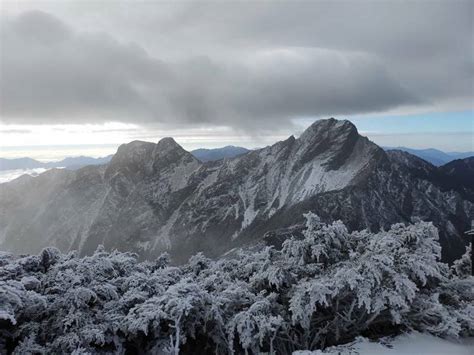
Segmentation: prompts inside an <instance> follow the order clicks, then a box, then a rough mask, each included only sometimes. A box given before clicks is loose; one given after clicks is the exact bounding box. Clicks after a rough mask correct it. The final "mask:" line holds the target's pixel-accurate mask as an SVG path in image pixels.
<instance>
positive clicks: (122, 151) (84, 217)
mask: <svg viewBox="0 0 474 355" xmlns="http://www.w3.org/2000/svg"><path fill="white" fill-rule="evenodd" d="M416 159H418V158H416V157H413V156H411V155H410V154H408V153H401V152H397V151H393V152H384V150H383V149H382V148H380V147H378V146H377V145H375V144H374V143H372V142H370V141H369V140H368V139H367V138H365V137H362V136H360V135H359V134H358V132H357V129H356V127H355V126H354V125H353V124H352V123H350V122H349V121H340V120H335V119H328V120H320V121H316V122H315V123H314V124H313V125H311V126H310V127H309V128H308V129H307V130H306V131H305V132H304V133H303V134H302V135H301V136H300V137H299V138H295V137H293V136H291V137H289V138H288V139H287V140H285V141H281V142H278V143H276V144H274V145H272V146H269V147H265V148H263V149H259V150H254V151H250V152H249V153H247V154H244V155H241V156H238V157H235V158H232V159H224V160H220V161H214V162H205V163H203V162H201V161H199V160H198V159H197V158H195V157H194V156H193V155H192V154H191V153H189V152H187V151H185V150H184V149H183V148H182V147H181V146H179V145H178V144H177V143H176V142H175V141H174V140H173V139H172V138H164V139H162V140H161V141H159V142H158V143H157V144H154V143H148V142H140V141H134V142H131V143H129V144H125V145H122V146H120V147H119V149H118V151H117V153H116V154H115V155H114V157H113V158H112V160H111V161H110V163H108V164H107V165H103V166H89V167H85V168H82V169H79V170H77V171H58V170H52V171H48V172H46V173H44V174H42V175H40V176H39V177H37V178H28V177H24V178H21V179H17V180H16V181H13V182H10V183H6V184H2V185H0V217H1V218H0V248H1V249H2V250H12V251H16V252H36V251H38V250H39V249H40V248H42V247H44V246H47V245H53V246H57V247H59V248H60V249H62V250H64V251H68V250H74V249H77V250H79V252H80V253H82V254H88V253H91V252H92V251H94V250H95V249H96V247H97V246H98V245H99V244H103V245H104V246H105V247H106V248H108V249H114V248H116V249H119V250H129V251H135V252H138V253H139V254H140V255H142V256H143V257H144V258H147V257H154V256H156V255H158V254H159V253H161V252H163V251H168V252H170V253H171V255H172V256H173V258H174V259H175V260H176V261H177V262H180V261H183V260H186V258H187V257H188V256H190V255H192V254H194V253H196V252H198V251H203V252H204V253H205V254H207V255H209V256H213V257H215V256H219V255H222V254H223V253H225V252H227V251H228V250H229V249H231V248H234V247H236V246H242V245H249V244H252V243H255V242H256V241H258V240H260V239H261V238H262V237H263V235H264V234H265V232H268V231H270V230H273V229H281V228H286V227H290V226H292V225H295V224H298V222H299V221H301V220H302V218H303V217H302V214H303V213H305V212H307V211H309V210H311V211H314V212H316V213H317V214H319V215H320V216H321V217H322V218H323V219H324V220H333V219H342V220H343V221H344V222H345V223H346V224H348V225H349V226H350V227H351V228H353V229H362V228H370V229H373V230H376V229H379V228H385V227H388V226H389V225H390V224H392V223H395V222H406V221H410V219H411V218H413V217H417V218H421V219H426V220H432V221H433V222H434V223H435V224H436V225H437V226H438V227H439V228H440V234H441V242H442V244H443V253H444V254H443V256H444V257H445V258H446V259H447V260H451V259H452V258H453V257H455V256H458V254H459V253H460V252H461V251H462V249H463V245H464V244H463V243H464V241H463V239H462V232H463V228H465V227H466V226H468V225H469V223H470V218H471V216H473V215H474V214H473V212H474V207H473V206H474V205H473V201H472V199H471V197H470V195H468V194H466V193H463V192H462V191H458V189H457V188H456V187H453V186H446V185H445V184H443V183H441V182H440V180H439V178H437V177H436V176H435V175H436V174H437V171H438V170H437V169H436V167H434V166H432V165H431V164H429V163H426V162H424V163H420V162H418V161H417V160H416ZM435 172H436V173H435ZM443 176H444V175H443Z"/></svg>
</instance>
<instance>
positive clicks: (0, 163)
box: [0, 155, 112, 171]
mask: <svg viewBox="0 0 474 355" xmlns="http://www.w3.org/2000/svg"><path fill="white" fill-rule="evenodd" d="M111 159H112V155H109V156H106V157H102V158H91V157H84V156H79V157H69V158H65V159H63V160H60V161H55V162H46V163H44V162H41V161H38V160H35V159H31V158H15V159H6V158H0V171H5V170H17V169H34V168H46V169H51V168H66V169H70V170H75V169H79V168H82V167H83V166H86V165H100V164H107V163H108V162H109V161H110V160H111Z"/></svg>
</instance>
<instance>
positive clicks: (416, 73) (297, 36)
mask: <svg viewBox="0 0 474 355" xmlns="http://www.w3.org/2000/svg"><path fill="white" fill-rule="evenodd" d="M1 7H2V8H1V9H2V14H1V28H0V36H1V37H0V39H1V42H0V44H1V48H0V49H1V61H0V118H1V121H2V122H1V124H2V126H1V127H0V135H2V138H4V137H5V136H7V138H6V139H4V141H5V142H7V141H8V142H10V141H15V142H18V141H19V140H20V141H21V140H22V139H24V137H25V135H24V133H19V132H18V131H19V130H22V129H28V130H30V131H31V132H32V134H33V135H34V134H35V132H40V131H41V130H43V132H44V130H45V129H46V130H48V129H49V131H51V130H52V129H53V128H57V129H68V128H70V129H76V130H78V131H81V132H82V133H81V134H82V135H77V136H76V137H77V140H81V139H83V137H87V136H88V132H89V133H90V132H92V130H97V129H99V130H100V129H102V130H103V133H104V137H106V138H105V140H106V141H107V140H108V139H109V138H107V137H114V139H115V140H118V139H125V140H127V139H129V138H130V139H131V138H134V135H133V133H131V132H133V131H135V133H136V132H137V131H139V132H142V133H140V134H139V136H140V135H141V136H143V135H144V134H145V133H143V132H149V135H150V140H154V138H156V137H157V136H160V135H171V134H167V133H175V134H176V133H177V135H178V136H180V135H182V136H191V137H201V136H203V134H202V132H205V134H204V136H206V137H211V138H209V139H211V141H212V137H213V136H218V137H219V136H222V134H223V133H222V132H225V134H226V135H228V136H230V137H247V138H246V139H247V140H249V141H251V142H253V145H257V144H258V142H260V141H261V139H260V140H259V139H257V137H260V138H261V137H262V136H268V134H269V132H272V134H273V135H276V136H278V135H285V134H286V133H292V132H294V131H298V130H300V129H301V124H300V123H301V122H305V123H306V122H308V118H310V120H311V119H315V118H320V117H327V116H334V117H337V118H347V117H348V118H351V117H365V116H374V115H380V116H387V115H404V116H406V115H414V114H420V113H423V114H429V113H440V112H444V113H449V112H459V111H462V112H470V113H472V111H473V91H474V89H473V82H474V81H473V79H474V61H473V53H474V44H473V43H474V39H473V11H474V10H473V9H474V2H473V1H456V0H454V1H434V0H433V1H407V2H405V1H364V2H362V1H361V2H356V1H330V2H329V1H328V2H324V1H317V2H301V1H292V2H271V1H255V2H248V1H247V2H237V1H232V2H228V1H220V2H182V1H175V2H155V1H134V2H119V1H56V2H43V1H34V2H26V1H15V2H9V1H2V2H1ZM447 119H449V115H448V118H447ZM452 120H453V125H455V126H456V125H460V126H459V127H458V128H459V130H462V131H464V132H465V130H466V127H464V126H461V123H460V122H455V120H456V118H452ZM111 122H113V123H112V124H111ZM433 122H434V121H433ZM463 122H465V121H463ZM433 124H435V123H433ZM463 124H465V123H463ZM38 125H41V126H43V127H42V128H39V127H38ZM44 126H47V127H49V128H45V127H44ZM369 128H370V127H369ZM470 128H471V129H472V125H471V127H470ZM423 129H424V128H423V127H421V128H420V132H423ZM467 129H469V127H467ZM369 130H370V129H369ZM15 131H16V133H15ZM118 131H120V132H121V134H120V135H117V134H115V135H114V134H113V133H114V132H115V133H116V132H118ZM8 132H9V133H8ZM126 132H128V133H126ZM105 133H107V134H108V135H105ZM379 133H380V132H379ZM382 133H384V132H382ZM388 133H396V131H393V132H388ZM43 136H44V133H43ZM15 137H16V138H15ZM17 137H20V138H17ZM50 137H51V139H52V141H53V143H54V142H55V139H57V138H54V137H56V136H55V135H54V134H52V133H51V134H50ZM249 137H250V138H249ZM51 139H50V141H51ZM197 141H198V142H202V143H203V144H202V145H203V146H206V145H212V142H211V144H210V143H209V140H206V139H201V140H199V139H198V140H197ZM50 143H51V142H50ZM57 143H58V144H61V143H62V142H61V141H60V140H58V141H57ZM94 143H95V142H94ZM114 143H115V141H114ZM5 144H9V143H5ZM251 145H252V144H251ZM471 145H472V139H471ZM464 146H466V147H467V148H468V146H469V137H468V138H467V140H466V141H465V142H464Z"/></svg>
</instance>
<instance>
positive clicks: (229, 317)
mask: <svg viewBox="0 0 474 355" xmlns="http://www.w3.org/2000/svg"><path fill="white" fill-rule="evenodd" d="M306 220H307V224H306V227H307V228H306V230H305V232H304V233H303V237H302V238H295V239H293V238H292V239H288V240H286V241H285V242H284V243H283V246H282V248H281V250H276V249H274V248H272V247H266V248H262V249H261V250H259V251H249V250H243V251H241V252H240V253H238V254H237V255H236V256H235V257H232V258H223V259H219V260H211V259H208V258H206V257H205V256H204V255H202V254H198V255H196V256H194V257H192V258H191V259H190V260H189V262H188V263H187V264H185V265H182V266H179V267H177V266H172V265H171V264H170V262H169V256H168V255H166V254H164V255H162V256H161V257H159V258H157V259H156V260H154V261H145V262H139V261H138V257H137V255H135V254H133V253H120V252H111V253H109V252H106V251H104V249H103V248H98V249H97V251H96V252H95V253H94V254H93V255H91V256H87V257H82V258H80V257H77V256H76V255H75V254H74V253H70V254H67V255H64V254H61V253H60V252H59V251H58V250H57V249H54V248H47V249H45V250H43V251H42V252H41V253H40V254H39V255H38V256H35V255H33V256H21V257H16V256H13V255H11V254H8V253H0V352H2V353H3V352H14V353H18V354H24V353H45V354H46V353H77V354H86V353H118V354H120V353H125V352H131V353H135V352H137V353H140V352H141V353H143V352H145V353H173V354H177V353H179V352H181V353H201V354H205V353H230V354H232V353H238V354H240V353H249V354H250V353H259V352H269V353H290V352H292V351H294V350H299V349H318V348H323V347H326V346H332V345H337V344H341V343H344V342H348V341H351V340H353V339H355V338H356V337H357V336H360V335H363V336H370V337H378V336H385V335H389V334H393V333H396V332H400V331H404V330H411V329H414V330H418V331H421V332H429V333H431V334H434V335H436V336H441V337H458V336H472V335H474V306H473V304H474V279H473V278H472V277H471V276H469V274H468V273H467V270H468V268H469V267H470V265H468V264H469V259H468V258H467V257H466V256H465V257H463V258H462V259H460V260H459V261H457V262H456V263H455V264H454V266H453V267H452V268H449V267H448V266H447V265H445V264H443V263H441V262H439V256H440V247H439V244H438V242H437V230H436V228H434V227H433V225H432V224H431V223H425V222H417V223H415V224H413V225H408V226H406V225H402V224H396V225H394V226H392V228H391V229H390V230H389V231H381V232H379V233H370V232H368V231H360V232H352V233H351V232H349V231H348V230H347V228H346V227H345V226H344V224H343V223H342V222H340V221H337V222H334V223H332V224H329V225H326V224H323V223H321V221H320V219H319V218H318V217H317V216H316V215H314V214H311V213H309V214H307V215H306ZM466 255H467V254H466Z"/></svg>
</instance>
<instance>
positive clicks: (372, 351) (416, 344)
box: [293, 332, 474, 355]
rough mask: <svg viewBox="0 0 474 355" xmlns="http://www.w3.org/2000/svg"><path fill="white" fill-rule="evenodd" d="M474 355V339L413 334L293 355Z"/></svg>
mask: <svg viewBox="0 0 474 355" xmlns="http://www.w3.org/2000/svg"><path fill="white" fill-rule="evenodd" d="M323 354H327V355H357V354H360V355H401V354H403V355H447V354H449V355H472V354H474V338H472V337H471V338H466V339H462V340H459V341H456V340H447V339H441V338H437V337H434V336H432V335H429V334H424V333H418V332H413V333H409V334H404V335H400V336H398V337H395V338H393V339H387V338H385V339H381V340H380V341H378V342H371V341H370V340H368V339H366V338H362V337H360V338H358V339H356V340H355V341H354V342H352V343H349V344H346V345H340V346H335V347H331V348H327V349H325V350H316V351H295V352H293V355H323Z"/></svg>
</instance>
